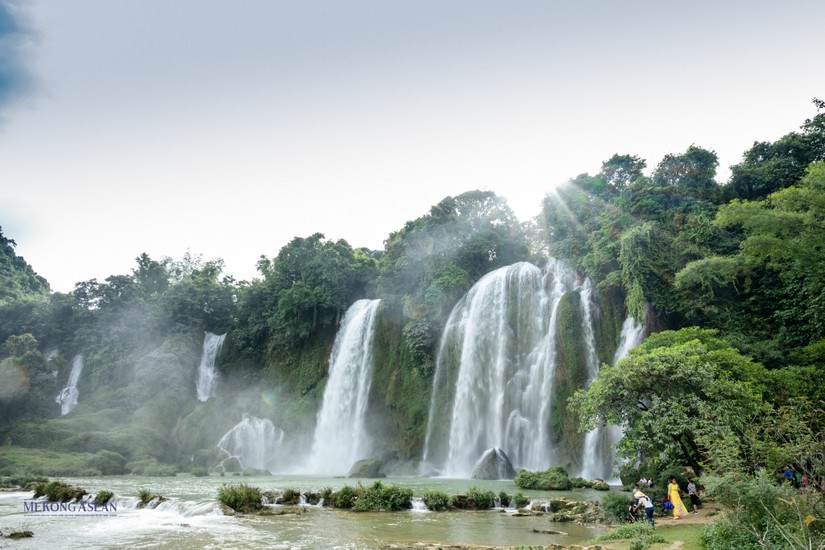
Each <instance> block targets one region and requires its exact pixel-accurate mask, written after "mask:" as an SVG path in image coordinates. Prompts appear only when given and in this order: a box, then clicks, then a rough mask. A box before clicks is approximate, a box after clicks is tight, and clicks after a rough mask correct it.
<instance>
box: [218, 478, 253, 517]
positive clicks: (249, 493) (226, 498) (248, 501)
mask: <svg viewBox="0 0 825 550" xmlns="http://www.w3.org/2000/svg"><path fill="white" fill-rule="evenodd" d="M262 497H263V494H262V493H261V490H260V489H258V488H257V487H252V486H250V485H245V484H239V485H233V484H224V485H221V488H220V489H218V501H220V503H221V504H223V505H224V506H228V507H230V508H232V509H233V510H235V511H236V512H240V513H243V514H246V513H250V512H256V511H258V510H260V509H261V508H263V503H262V502H261V501H262Z"/></svg>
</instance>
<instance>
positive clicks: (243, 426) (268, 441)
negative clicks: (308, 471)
mask: <svg viewBox="0 0 825 550" xmlns="http://www.w3.org/2000/svg"><path fill="white" fill-rule="evenodd" d="M283 439H284V432H283V430H280V429H279V428H276V427H275V426H274V425H273V424H272V422H270V421H269V420H267V419H264V418H258V417H255V416H251V415H248V414H245V415H244V417H243V420H241V421H240V422H238V423H237V424H236V425H235V426H234V427H233V428H232V429H231V430H229V431H228V432H226V434H224V436H223V437H222V438H221V440H220V441H218V445H217V447H218V452H219V463H218V466H217V468H218V469H220V470H222V471H231V472H238V471H240V472H242V471H244V470H246V469H247V468H255V469H256V470H266V471H268V472H272V471H274V470H276V469H277V467H278V459H279V456H278V451H279V449H280V446H281V443H282V442H283Z"/></svg>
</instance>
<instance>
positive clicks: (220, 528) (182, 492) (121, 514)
mask: <svg viewBox="0 0 825 550" xmlns="http://www.w3.org/2000/svg"><path fill="white" fill-rule="evenodd" d="M64 481H66V482H68V483H70V484H71V485H77V486H80V487H83V488H84V489H86V490H88V491H90V492H98V491H101V490H109V491H112V492H113V493H115V498H114V502H115V503H116V505H117V511H116V512H114V515H112V514H107V515H106V516H105V517H90V516H88V515H65V516H60V517H58V516H52V515H42V514H30V515H29V514H25V513H24V508H23V502H24V500H25V499H28V498H31V496H32V493H31V492H30V491H27V492H22V491H20V492H13V493H3V492H0V530H2V531H3V532H4V533H8V532H9V531H11V530H12V529H21V528H24V529H30V530H31V531H33V532H34V537H32V538H30V539H21V540H15V541H7V539H0V547H3V548H6V547H9V548H14V549H20V550H22V549H26V550H29V549H32V550H35V549H41V548H83V549H93V550H97V549H101V550H103V549H109V548H176V549H178V548H180V549H183V550H189V549H202V548H213V549H221V548H232V549H250V550H252V549H256V548H278V549H287V548H347V549H362V548H364V549H366V548H389V547H391V546H392V545H396V546H398V547H402V548H412V547H414V546H415V545H416V543H417V542H419V541H421V540H422V536H425V540H427V541H432V543H433V545H434V546H435V545H436V544H441V545H443V546H445V547H447V546H455V547H458V546H482V545H483V546H486V547H489V546H497V547H515V546H525V547H526V546H534V547H539V546H546V545H551V544H564V545H571V544H582V543H583V542H584V541H586V540H589V539H592V538H593V537H594V536H596V535H598V534H599V533H601V532H603V531H604V530H605V528H603V527H600V526H589V527H587V526H579V525H573V524H572V523H571V524H569V525H567V526H566V527H565V529H564V530H565V531H567V532H568V533H570V534H568V535H548V534H546V533H539V532H533V528H536V529H537V530H541V529H546V528H547V518H544V517H523V518H513V517H510V516H507V515H506V514H502V513H500V512H499V511H493V510H491V511H489V512H464V511H455V512H439V513H437V514H436V513H427V512H423V513H422V512H418V511H413V510H403V511H400V512H381V513H367V514H356V513H352V512H351V511H348V510H337V509H333V508H330V507H326V506H325V507H314V506H306V507H302V511H303V512H304V513H300V514H299V513H295V514H286V515H278V516H255V515H236V516H229V515H222V514H221V512H220V508H219V506H218V502H217V499H216V496H217V493H218V490H219V489H220V487H221V485H223V484H225V483H232V482H242V483H246V484H249V485H252V486H254V487H259V488H261V489H262V490H264V491H273V492H276V493H277V492H281V491H283V490H285V489H287V488H291V489H296V490H300V491H302V492H305V491H312V492H316V493H317V492H320V491H321V490H322V489H323V488H325V487H331V488H333V490H338V489H340V488H341V487H342V486H343V485H345V484H349V485H352V483H349V481H351V480H344V479H339V478H331V477H330V478H315V477H303V476H261V477H253V478H248V477H243V478H233V477H230V476H227V477H220V476H216V475H212V476H208V477H193V476H189V475H186V474H179V475H178V476H174V477H163V478H148V477H141V476H99V477H93V478H82V479H78V478H69V479H64ZM385 483H386V484H388V485H389V484H398V485H401V486H402V487H409V488H410V489H412V490H413V494H414V496H415V497H420V496H421V495H422V494H423V492H424V491H425V490H427V489H436V490H442V491H444V492H446V493H447V494H449V495H454V494H466V492H467V490H468V489H469V488H470V487H471V486H475V487H478V488H481V489H485V490H486V489H489V490H492V491H494V492H495V493H496V494H498V493H499V492H501V491H506V492H512V490H513V485H512V481H506V482H505V481H483V480H473V481H459V480H439V479H426V480H423V479H420V478H391V479H387V480H385ZM140 489H147V490H150V491H151V492H152V493H153V494H159V495H164V496H165V497H166V498H167V500H166V501H164V502H162V503H158V502H155V503H153V504H152V505H150V506H145V507H142V508H139V507H138V506H137V498H136V495H137V494H138V492H139V490H140ZM526 493H527V495H528V497H529V496H530V493H531V492H530V491H526ZM560 496H566V497H568V498H571V496H572V498H576V499H597V498H600V496H601V493H599V492H597V491H592V490H588V489H581V490H578V491H577V492H576V494H575V495H571V494H570V493H569V492H546V491H545V492H542V495H541V498H542V499H547V498H556V497H560ZM534 508H536V506H534Z"/></svg>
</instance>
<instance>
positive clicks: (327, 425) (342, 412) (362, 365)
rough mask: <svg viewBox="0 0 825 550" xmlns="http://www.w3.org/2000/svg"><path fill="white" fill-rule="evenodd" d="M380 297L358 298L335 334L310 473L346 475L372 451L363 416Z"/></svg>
mask: <svg viewBox="0 0 825 550" xmlns="http://www.w3.org/2000/svg"><path fill="white" fill-rule="evenodd" d="M379 303H380V300H358V301H357V302H355V303H354V304H352V306H350V308H349V309H348V310H347V312H346V314H345V315H344V319H343V321H341V328H340V329H339V330H338V334H337V335H336V336H335V343H334V344H333V346H332V354H331V355H330V360H329V379H328V380H327V385H326V388H325V389H324V397H323V401H322V403H321V409H320V411H319V412H318V418H317V423H316V427H315V436H314V438H313V443H312V454H311V455H310V458H309V461H308V464H309V468H310V471H311V472H312V473H316V474H317V473H323V474H332V475H342V474H346V473H347V472H348V471H349V468H350V466H352V464H353V463H354V462H355V461H356V460H359V459H362V458H365V457H366V455H368V453H369V452H370V451H371V441H370V437H369V434H368V433H367V431H366V428H365V425H364V424H365V423H364V417H365V414H366V410H367V398H368V395H369V391H370V384H371V382H372V340H373V335H374V334H375V318H376V312H377V311H378V305H379Z"/></svg>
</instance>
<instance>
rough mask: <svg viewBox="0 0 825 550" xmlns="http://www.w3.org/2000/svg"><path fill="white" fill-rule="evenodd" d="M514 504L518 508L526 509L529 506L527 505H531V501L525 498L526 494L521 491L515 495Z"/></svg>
mask: <svg viewBox="0 0 825 550" xmlns="http://www.w3.org/2000/svg"><path fill="white" fill-rule="evenodd" d="M513 502H514V503H515V505H516V508H524V507H525V506H527V504H529V502H530V499H529V498H527V497H526V496H524V494H522V493H521V491H519V492H518V493H516V494H515V495H513Z"/></svg>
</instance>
